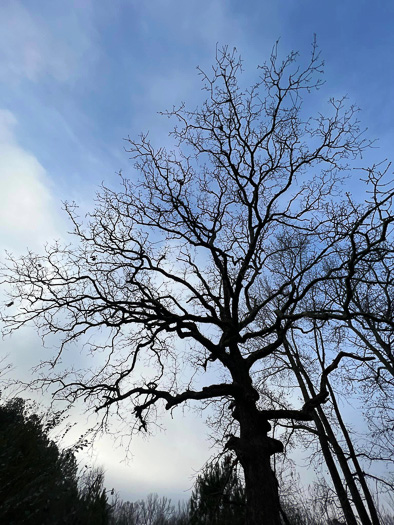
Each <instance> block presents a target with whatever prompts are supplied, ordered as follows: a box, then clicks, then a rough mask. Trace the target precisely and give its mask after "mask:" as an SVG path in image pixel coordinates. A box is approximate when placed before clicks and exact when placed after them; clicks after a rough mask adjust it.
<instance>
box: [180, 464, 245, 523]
mask: <svg viewBox="0 0 394 525" xmlns="http://www.w3.org/2000/svg"><path fill="white" fill-rule="evenodd" d="M234 467H235V464H234V460H233V459H232V458H231V457H230V456H225V457H224V459H223V460H222V462H221V463H219V462H217V463H215V464H211V465H209V466H208V467H207V468H205V469H204V471H203V472H202V473H201V474H200V475H199V476H198V477H197V480H196V483H195V486H194V490H193V494H192V497H191V499H190V524H191V525H205V524H210V525H224V524H228V525H242V524H244V523H245V489H244V487H243V485H242V483H241V482H240V480H239V477H238V475H237V472H236V469H235V468H234Z"/></svg>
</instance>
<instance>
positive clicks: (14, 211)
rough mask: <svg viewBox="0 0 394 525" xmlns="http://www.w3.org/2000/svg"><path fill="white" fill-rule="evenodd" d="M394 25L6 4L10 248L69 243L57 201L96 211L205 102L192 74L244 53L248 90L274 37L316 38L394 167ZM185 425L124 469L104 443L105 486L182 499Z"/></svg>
mask: <svg viewBox="0 0 394 525" xmlns="http://www.w3.org/2000/svg"><path fill="white" fill-rule="evenodd" d="M393 24H394V3H393V2H392V1H389V0H387V1H383V0H380V1H379V0H375V1H374V2H370V1H366V0H357V1H356V0H348V1H346V0H342V1H331V2H327V1H320V0H269V1H267V0H259V1H254V0H253V1H243V2H240V1H236V0H211V1H208V0H199V1H197V0H187V1H185V0H183V1H181V0H149V1H146V2H143V1H141V0H139V1H134V0H95V1H94V0H63V1H60V0H20V1H19V0H1V2H0V199H1V201H2V206H1V209H0V243H1V246H2V248H7V249H10V250H12V251H16V252H20V251H24V250H25V249H26V247H31V248H33V249H35V250H39V248H40V246H42V244H43V243H44V242H45V241H46V240H51V239H53V238H65V237H66V231H67V223H66V221H65V217H64V215H63V214H62V212H61V201H62V200H77V201H78V202H79V203H80V204H81V206H82V208H83V209H88V208H89V206H90V205H91V203H92V199H93V198H94V193H95V191H96V188H97V186H98V185H99V184H100V183H101V182H102V181H105V182H106V184H109V185H111V184H115V181H116V176H115V173H116V172H117V171H119V170H123V172H124V173H125V174H128V175H129V176H131V177H134V176H135V173H134V172H133V169H132V166H131V163H130V162H129V160H128V155H127V153H126V152H125V151H124V147H125V145H126V143H125V142H124V141H123V139H124V138H125V137H127V136H128V135H130V136H135V135H137V134H138V133H140V132H141V131H148V130H149V131H150V134H151V137H152V139H153V140H154V142H155V143H156V144H158V145H162V144H168V143H169V139H168V136H167V132H168V130H169V122H168V120H167V119H164V118H162V117H160V116H159V115H158V114H157V112H158V111H160V110H164V109H166V108H170V107H171V106H172V105H173V104H177V103H179V102H181V101H185V102H187V103H189V104H190V105H191V106H194V105H195V104H196V103H197V102H198V101H199V100H201V96H202V94H201V90H200V87H201V82H200V79H199V77H198V75H197V72H196V66H197V65H200V66H201V67H202V68H205V69H208V68H209V67H210V65H211V64H212V62H213V59H214V54H215V47H216V44H219V45H224V44H228V45H229V46H231V47H233V46H236V47H237V49H238V50H239V52H240V54H241V56H242V57H243V59H244V61H245V69H246V72H245V76H246V77H247V78H249V77H250V78H251V79H253V75H254V74H255V72H256V66H257V64H259V63H260V64H261V63H263V62H264V60H265V59H267V58H268V57H269V53H270V50H271V48H272V46H273V44H274V42H275V41H276V40H277V39H278V38H280V50H281V52H282V53H283V54H285V53H287V52H289V51H291V50H293V49H294V50H299V51H300V54H301V56H304V57H307V55H308V53H309V52H310V46H311V42H312V40H313V35H314V34H315V33H316V35H317V41H318V44H319V47H320V49H321V52H322V57H323V58H324V60H325V64H326V65H325V72H326V75H325V79H326V84H325V86H324V87H323V89H321V91H320V94H319V97H321V104H322V106H324V103H325V100H326V99H328V97H329V96H331V95H333V96H342V95H346V94H347V95H348V96H349V98H350V99H351V101H353V102H354V103H356V104H357V105H358V106H360V107H361V109H362V113H361V115H360V119H361V121H362V123H363V125H364V126H365V127H368V136H369V137H370V138H379V143H378V145H379V147H380V149H379V150H376V151H374V153H373V154H374V155H376V158H377V159H383V158H386V157H387V156H390V153H391V149H392V144H393V140H394V132H393V124H392V123H393V114H394V96H393V95H394V88H393V86H394V67H393V52H394V32H393ZM32 346H34V347H35V348H38V347H39V342H37V340H36V339H35V338H34V335H33V334H32V332H25V333H24V334H22V335H19V334H18V335H17V336H16V337H15V338H13V339H11V340H7V341H6V343H3V345H2V347H1V348H0V350H2V351H5V350H7V351H8V352H10V353H11V360H12V361H14V362H15V363H16V365H18V366H21V365H22V363H25V364H26V363H29V364H32V363H33V362H34V359H35V356H34V355H32V353H31V348H32ZM26 352H29V355H28V356H27V354H26ZM188 418H189V419H187V423H185V421H183V420H182V419H180V421H179V422H176V423H171V422H170V426H171V424H172V425H173V426H172V427H171V428H170V429H169V431H168V432H169V433H168V434H160V435H159V436H158V437H157V438H153V439H151V440H150V441H149V443H147V442H144V441H142V440H140V441H138V443H137V444H136V445H135V448H134V450H135V460H134V462H133V463H131V464H130V466H129V467H126V466H124V465H120V464H119V461H120V460H121V459H122V457H123V452H122V451H121V450H118V449H117V450H116V451H115V450H114V449H113V448H111V443H110V441H109V440H108V439H107V440H106V441H105V440H104V441H103V442H102V443H103V444H102V445H101V448H100V447H98V452H97V463H99V464H100V463H103V464H104V465H105V468H106V469H107V479H108V483H109V484H112V485H114V486H115V487H116V488H119V489H122V490H123V492H122V496H123V497H133V495H136V494H137V492H138V490H139V491H140V493H139V494H137V496H139V495H143V494H144V492H145V493H146V492H149V491H157V492H159V493H161V494H164V493H166V494H170V495H172V496H173V497H177V496H181V495H182V491H184V490H187V489H188V488H190V486H191V476H192V474H193V469H194V470H196V469H198V468H200V467H201V465H202V463H203V462H204V460H205V459H207V455H209V453H210V452H209V444H208V442H207V441H206V438H205V433H204V425H203V420H202V419H198V418H197V419H196V418H195V417H194V416H191V415H189V416H188ZM185 440H188V443H189V444H190V448H189V449H188V450H185V447H184V446H183V443H184V441H185ZM169 441H171V443H173V447H172V451H171V450H170V449H169V448H168V445H167V444H168V442H169ZM153 468H155V469H156V470H155V474H154V476H153V478H149V475H148V474H147V473H148V472H151V471H152V469H153ZM169 473H170V474H169ZM126 487H129V490H127V488H126ZM130 487H131V489H130ZM130 491H131V492H132V494H131V493H130Z"/></svg>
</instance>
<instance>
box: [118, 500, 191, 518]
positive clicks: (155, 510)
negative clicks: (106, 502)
mask: <svg viewBox="0 0 394 525" xmlns="http://www.w3.org/2000/svg"><path fill="white" fill-rule="evenodd" d="M110 524H111V525H189V517H188V506H187V505H181V504H178V506H177V507H176V506H175V505H173V504H172V503H171V500H170V499H168V498H166V497H159V496H158V495H157V494H149V495H148V496H147V497H146V499H141V500H138V501H135V502H133V503H131V502H130V501H116V502H115V503H114V504H113V505H112V506H111V511H110Z"/></svg>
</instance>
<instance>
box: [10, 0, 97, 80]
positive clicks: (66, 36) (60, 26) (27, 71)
mask: <svg viewBox="0 0 394 525" xmlns="http://www.w3.org/2000/svg"><path fill="white" fill-rule="evenodd" d="M71 4H73V2H71ZM81 10H82V9H81ZM59 14H60V15H61V16H60V17H55V18H54V20H53V23H52V24H51V23H48V20H45V21H44V19H43V18H42V17H40V16H39V15H38V14H35V10H28V9H26V8H25V7H24V6H23V5H22V3H21V2H19V1H18V0H3V1H2V2H1V3H0V19H1V20H2V21H3V22H2V24H1V31H0V80H1V81H2V82H7V83H15V82H18V81H21V80H23V79H28V80H30V81H34V82H38V81H39V80H40V79H41V78H42V77H44V76H45V75H49V76H51V77H52V78H54V79H55V80H57V81H59V82H67V81H70V80H73V79H74V77H75V76H76V75H77V72H78V71H79V70H80V69H82V67H81V66H82V65H85V67H86V61H88V62H90V60H91V58H92V55H93V54H94V53H92V50H93V46H92V42H91V40H90V35H89V32H88V30H89V28H90V26H89V25H88V26H86V25H84V24H83V22H84V17H81V16H80V13H79V16H76V15H74V14H73V7H72V6H70V9H68V10H67V11H64V12H62V13H59Z"/></svg>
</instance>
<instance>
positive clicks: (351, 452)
mask: <svg viewBox="0 0 394 525" xmlns="http://www.w3.org/2000/svg"><path fill="white" fill-rule="evenodd" d="M327 387H328V391H329V392H330V396H331V401H332V404H333V407H334V410H335V414H336V417H337V419H338V423H339V426H340V427H341V430H342V434H343V436H344V438H345V440H346V444H347V447H348V450H349V455H350V457H351V459H352V462H353V465H354V468H355V470H356V473H357V476H358V480H359V482H360V485H361V487H362V489H363V493H364V496H365V500H366V502H367V505H368V510H369V513H370V515H371V520H372V523H373V525H379V523H380V520H379V517H378V513H377V511H376V507H375V503H374V501H373V498H372V495H371V493H370V491H369V488H368V485H367V482H366V481H365V476H364V472H363V469H362V468H361V465H360V463H359V462H358V459H357V454H356V451H355V450H354V447H353V442H352V440H351V437H350V434H349V432H348V430H347V428H346V425H345V423H344V421H343V419H342V415H341V412H340V410H339V406H338V403H337V400H336V398H335V394H334V391H333V389H332V387H331V385H330V383H329V381H327Z"/></svg>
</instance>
